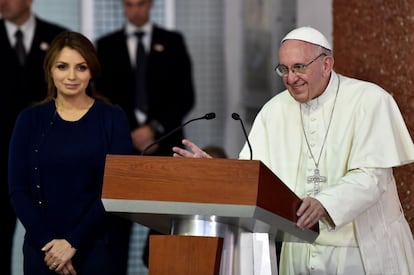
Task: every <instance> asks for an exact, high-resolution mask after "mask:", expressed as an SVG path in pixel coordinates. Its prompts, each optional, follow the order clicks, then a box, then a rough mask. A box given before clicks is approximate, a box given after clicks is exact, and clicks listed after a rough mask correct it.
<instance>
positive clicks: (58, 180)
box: [8, 100, 133, 275]
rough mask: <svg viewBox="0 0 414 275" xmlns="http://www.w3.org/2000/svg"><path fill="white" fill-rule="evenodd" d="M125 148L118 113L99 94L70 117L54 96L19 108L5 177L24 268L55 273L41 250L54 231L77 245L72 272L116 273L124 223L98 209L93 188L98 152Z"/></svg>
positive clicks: (101, 161)
mask: <svg viewBox="0 0 414 275" xmlns="http://www.w3.org/2000/svg"><path fill="white" fill-rule="evenodd" d="M132 150H133V147H132V143H131V136H130V131H129V126H128V121H127V118H126V116H125V114H124V112H123V111H122V110H121V109H120V108H119V107H116V106H113V105H109V104H107V103H104V102H102V101H99V100H95V103H94V104H93V106H92V107H91V108H90V109H89V111H88V112H87V113H86V114H85V115H84V116H83V117H82V118H81V119H80V120H78V121H75V122H69V121H64V120H63V119H61V118H60V117H59V115H58V113H57V112H56V109H55V105H54V102H49V103H46V104H41V105H36V106H33V107H30V108H27V109H25V110H24V111H23V112H21V114H20V115H19V117H18V119H17V121H16V125H15V128H14V132H13V136H12V139H11V143H10V151H9V168H8V169H9V181H8V182H9V196H10V199H11V203H12V205H13V207H14V209H15V211H16V214H17V217H18V218H19V220H20V221H21V222H22V224H23V226H24V228H25V230H26V233H25V240H24V246H23V252H24V271H25V274H36V275H40V274H56V273H54V272H51V271H49V270H48V269H47V266H46V264H45V263H44V261H43V258H44V252H42V251H41V248H42V247H43V246H44V245H45V244H46V243H47V242H49V241H51V240H52V239H56V238H64V239H66V240H67V241H69V242H70V243H71V244H72V246H74V247H75V248H76V249H77V253H76V254H75V256H74V258H73V264H74V267H75V269H76V271H77V273H78V275H82V274H117V275H118V274H122V273H120V272H119V268H121V267H120V266H119V265H118V264H120V265H122V264H121V262H122V261H123V260H124V259H121V257H122V255H121V254H122V253H120V251H119V250H118V248H119V246H120V245H122V244H121V243H120V240H121V239H122V238H121V236H122V235H123V234H129V231H128V230H129V229H130V227H129V226H128V225H127V224H128V222H126V221H125V220H123V219H122V218H120V217H117V216H115V215H112V214H110V213H107V212H105V209H104V207H103V204H102V201H101V193H102V184H103V173H104V166H105V157H106V154H131V153H132ZM124 223H125V224H126V225H125V226H124ZM123 256H125V255H123ZM117 270H118V272H117Z"/></svg>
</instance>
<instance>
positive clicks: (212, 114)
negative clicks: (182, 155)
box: [141, 113, 216, 156]
mask: <svg viewBox="0 0 414 275" xmlns="http://www.w3.org/2000/svg"><path fill="white" fill-rule="evenodd" d="M215 118H216V113H208V114H205V115H204V116H202V117H197V118H193V119H190V120H189V121H187V122H185V123H184V124H181V125H180V126H178V127H177V128H175V129H173V130H171V131H170V132H168V133H167V134H166V135H164V136H162V137H160V138H159V139H157V140H156V141H154V142H153V143H151V144H150V145H148V146H147V147H145V149H144V150H143V151H142V152H141V155H142V156H144V155H145V153H146V152H147V151H148V150H149V149H150V148H151V147H152V146H154V145H155V144H158V143H160V142H161V141H163V140H164V139H166V138H167V137H169V136H171V135H172V134H174V133H175V132H177V131H178V130H180V129H182V128H184V126H185V125H187V124H188V123H190V122H193V121H196V120H201V119H206V120H210V119H215Z"/></svg>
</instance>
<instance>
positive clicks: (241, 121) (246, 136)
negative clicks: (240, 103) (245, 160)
mask: <svg viewBox="0 0 414 275" xmlns="http://www.w3.org/2000/svg"><path fill="white" fill-rule="evenodd" d="M231 117H232V118H233V119H234V120H239V121H240V123H241V126H242V128H243V134H244V138H245V139H246V141H247V145H248V146H249V150H250V160H252V159H253V150H252V145H251V144H250V141H249V136H248V135H247V133H246V128H244V124H243V120H242V119H241V117H240V116H239V114H238V113H232V114H231Z"/></svg>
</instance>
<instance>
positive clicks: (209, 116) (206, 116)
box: [204, 113, 216, 119]
mask: <svg viewBox="0 0 414 275" xmlns="http://www.w3.org/2000/svg"><path fill="white" fill-rule="evenodd" d="M204 118H205V119H214V118H216V113H208V114H206V115H205V116H204Z"/></svg>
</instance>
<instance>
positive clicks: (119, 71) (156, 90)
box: [96, 26, 195, 156]
mask: <svg viewBox="0 0 414 275" xmlns="http://www.w3.org/2000/svg"><path fill="white" fill-rule="evenodd" d="M126 41H127V37H126V35H125V32H124V29H121V30H118V31H115V32H113V33H110V34H108V35H106V36H104V37H101V38H100V39H98V40H97V41H96V46H97V50H98V56H99V60H100V62H101V65H102V77H101V78H99V79H98V81H97V88H98V90H99V91H100V92H101V93H103V94H104V95H105V96H107V97H108V98H109V99H110V100H111V101H112V102H113V103H114V104H119V105H120V106H121V107H122V108H123V109H124V111H125V112H126V114H127V116H128V120H129V124H130V127H131V130H132V129H135V128H136V127H138V126H139V123H138V122H137V120H136V119H135V115H134V107H135V105H134V102H135V93H134V88H133V87H134V81H135V80H134V68H133V66H132V65H131V62H130V57H129V53H128V48H127V42H126ZM147 87H148V100H149V103H148V104H149V110H148V121H147V123H148V122H150V121H154V120H155V121H158V122H159V123H161V125H162V126H163V127H164V129H165V130H164V133H158V135H157V136H156V138H159V137H160V136H162V134H165V133H168V132H169V131H171V130H173V129H174V128H176V127H178V126H179V125H181V124H182V123H183V119H184V118H185V116H186V115H187V114H188V113H189V111H190V110H191V108H192V107H193V105H194V98H195V94H194V84H193V78H192V64H191V60H190V56H189V53H188V51H187V47H186V45H185V42H184V38H183V36H182V35H181V34H180V33H178V32H173V31H167V30H164V29H162V28H160V27H157V26H154V29H153V33H152V41H151V51H150V53H149V55H148V63H147ZM182 138H183V131H177V132H176V133H175V134H173V135H171V136H169V137H168V138H166V139H165V140H164V141H162V142H161V143H160V148H159V150H158V151H157V153H155V155H168V156H170V155H172V150H171V149H172V146H177V145H178V146H180V145H181V140H182Z"/></svg>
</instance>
